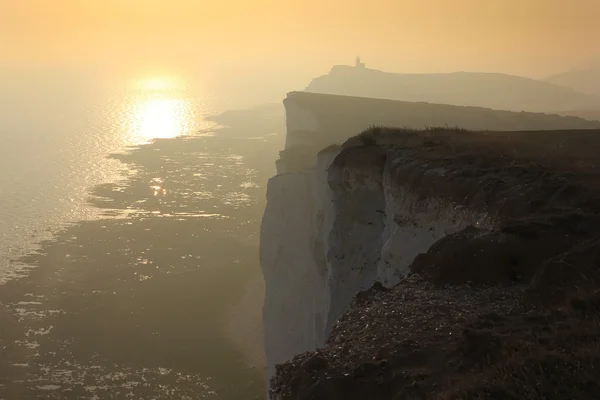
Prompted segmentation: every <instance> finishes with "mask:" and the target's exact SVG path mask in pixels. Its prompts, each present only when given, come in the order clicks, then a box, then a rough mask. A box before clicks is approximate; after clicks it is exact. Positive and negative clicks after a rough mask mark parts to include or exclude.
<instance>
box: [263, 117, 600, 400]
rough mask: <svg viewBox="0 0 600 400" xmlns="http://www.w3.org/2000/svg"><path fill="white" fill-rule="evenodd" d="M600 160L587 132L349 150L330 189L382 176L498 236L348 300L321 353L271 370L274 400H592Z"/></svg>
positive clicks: (594, 136) (379, 141) (495, 135)
mask: <svg viewBox="0 0 600 400" xmlns="http://www.w3.org/2000/svg"><path fill="white" fill-rule="evenodd" d="M598 149H600V131H598V130H596V131H545V132H470V131H464V130H461V129H445V128H444V129H440V128H431V129H428V130H425V131H413V130H406V129H393V128H377V127H375V128H372V129H369V130H367V131H365V132H363V133H362V134H361V135H359V136H357V137H355V138H352V139H350V140H349V141H347V142H346V143H345V144H344V145H343V146H342V149H341V152H340V153H339V154H338V156H337V157H336V159H335V161H334V165H333V166H332V167H331V168H335V169H336V170H338V171H340V173H338V174H337V175H336V176H337V177H338V178H336V179H338V180H344V179H346V178H345V177H347V176H348V175H349V174H352V173H353V172H352V171H357V170H360V169H361V168H364V169H365V170H367V169H370V170H371V171H373V170H375V171H380V172H381V173H382V174H383V175H385V178H382V180H385V182H386V183H385V185H386V190H388V191H390V190H393V189H394V188H395V187H399V186H404V187H407V188H409V189H410V190H409V192H410V193H412V194H414V195H415V196H418V201H417V202H418V203H422V202H423V201H424V200H426V199H430V198H437V199H441V200H443V201H446V202H447V203H449V204H453V205H454V204H456V205H463V206H465V207H466V209H468V210H475V209H479V210H481V211H486V212H488V213H489V214H490V215H496V216H499V217H501V219H502V223H498V224H494V227H493V228H481V227H474V226H469V227H467V228H465V229H463V230H460V231H458V232H456V233H452V234H448V235H446V236H443V237H442V238H441V239H440V240H438V241H437V242H435V244H433V246H431V247H430V248H429V250H427V252H425V253H423V254H420V255H419V256H417V257H416V258H415V260H414V261H413V262H412V265H411V266H410V274H409V276H408V277H407V278H405V279H403V280H402V281H401V282H400V283H399V284H398V285H397V286H395V287H393V288H390V289H386V288H383V287H382V285H381V284H375V285H374V286H373V288H371V289H370V290H367V291H365V292H360V293H358V294H357V296H356V298H355V299H354V301H353V303H352V305H351V306H350V308H349V310H348V311H347V312H346V313H345V314H344V315H343V316H342V317H341V318H340V319H339V320H338V321H337V323H336V324H335V326H334V328H333V331H332V333H331V335H330V337H329V340H328V342H327V344H326V346H325V347H324V348H322V349H319V350H317V351H316V352H312V353H305V354H302V355H299V356H298V357H296V358H294V360H292V361H290V362H288V363H286V364H283V365H281V366H279V367H278V370H277V374H276V377H275V379H274V381H273V385H272V387H273V389H274V391H275V392H276V393H277V395H278V397H276V398H278V399H291V398H294V399H311V400H320V399H323V400H324V399H328V400H329V399H333V400H335V399H340V400H342V399H344V400H352V399H371V400H379V399H381V400H383V399H386V400H387V399H406V400H409V399H411V400H412V399H443V400H449V399H456V400H459V399H460V400H465V399H473V400H475V399H499V400H500V399H513V400H517V399H540V398H544V399H555V400H559V399H565V398H577V399H590V400H592V399H595V398H597V393H598V391H599V390H600V380H599V379H598V371H597V365H600V364H598V363H599V362H600V351H599V350H600V346H599V342H598V337H599V335H600V328H599V326H600V297H599V296H598V293H600V214H599V212H600V184H599V182H600V179H599V178H600V168H599V167H600V164H599V161H600V153H598V151H597V150H598ZM376 163H379V164H377V165H374V164H376ZM330 184H337V185H339V186H340V187H342V186H343V182H337V181H335V182H331V181H330ZM343 190H348V191H351V190H353V189H343ZM415 212H417V211H415ZM409 222H410V221H409ZM397 223H398V224H399V226H401V224H402V223H404V221H399V222H397ZM408 225H410V223H408ZM422 228H423V229H425V228H426V226H423V227H422ZM292 394H293V397H292Z"/></svg>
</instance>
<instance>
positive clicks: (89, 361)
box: [0, 73, 283, 400]
mask: <svg viewBox="0 0 600 400" xmlns="http://www.w3.org/2000/svg"><path fill="white" fill-rule="evenodd" d="M84 78H85V79H82V77H81V76H71V75H70V74H65V73H60V74H54V73H52V74H41V75H39V74H38V75H27V74H17V75H14V76H7V75H6V74H1V73H0V371H2V372H1V373H0V400H1V399H12V398H44V399H67V398H69V399H70V398H77V399H94V400H97V399H100V398H114V399H120V398H140V399H141V398H147V399H167V398H169V399H170V398H182V399H184V398H185V399H197V398H214V399H215V400H217V399H227V400H229V399H231V400H238V399H240V400H241V399H248V398H257V396H258V397H260V396H261V395H262V394H263V393H264V375H263V374H262V372H261V371H262V365H263V361H262V357H263V351H262V330H261V326H262V325H261V317H260V315H261V304H262V300H261V299H262V297H261V296H262V292H261V290H260V285H258V286H256V285H255V283H253V282H255V280H256V278H260V269H259V266H258V247H257V237H258V235H257V233H258V230H259V220H260V215H261V213H262V210H263V207H264V204H263V203H264V192H265V185H266V182H267V179H268V178H269V177H270V176H271V175H272V174H273V173H274V159H275V157H276V155H277V151H278V150H279V149H280V148H281V146H282V144H283V143H282V139H283V135H279V134H277V133H278V132H279V133H281V132H282V130H283V126H282V124H281V122H282V115H280V114H279V112H280V111H281V110H280V111H276V112H275V113H274V115H271V123H266V119H268V118H266V119H263V117H265V116H267V114H268V113H266V114H264V113H263V114H261V113H257V112H256V110H252V111H250V112H242V113H241V114H242V115H243V117H242V118H241V119H240V117H239V116H240V114H239V113H237V114H236V113H233V114H234V117H233V118H229V119H228V121H230V122H231V124H232V125H231V126H230V127H229V128H227V129H217V128H219V127H218V126H217V125H216V124H215V123H213V122H210V121H208V120H207V119H205V117H206V116H208V115H214V114H218V113H220V112H221V111H223V110H225V109H230V108H237V107H239V106H240V105H239V104H235V103H234V102H231V101H227V99H225V97H224V96H215V95H213V94H211V93H210V92H209V91H205V90H201V89H198V88H197V86H196V87H195V88H194V89H191V87H192V86H193V85H188V84H186V83H184V82H182V81H181V80H177V79H175V78H172V77H170V78H153V79H148V78H145V79H135V80H132V81H123V82H120V83H112V84H106V83H105V82H99V81H98V82H97V81H95V80H94V79H93V77H89V76H88V77H84ZM229 115H231V114H229ZM235 115H237V117H235ZM252 116H255V118H252ZM249 117H250V118H249ZM273 121H274V122H273ZM179 136H187V137H179ZM194 136H197V137H194ZM176 137H179V138H176ZM154 139H167V140H154ZM168 139H172V140H168ZM110 154H112V155H113V156H111V157H108V156H109V155H110ZM32 266H35V267H37V268H35V269H33V270H28V268H30V267H32ZM19 276H26V278H25V279H14V278H15V277H19ZM259 280H260V279H259ZM259 283H260V282H259ZM255 286H256V288H257V289H256V290H253V291H248V287H255ZM246 292H249V293H251V294H252V296H251V297H252V298H251V299H250V302H251V303H252V304H253V306H252V307H250V308H249V307H244V308H243V311H241V310H242V309H240V302H241V301H242V294H243V293H246ZM244 299H245V300H243V301H245V302H246V303H249V301H248V299H246V298H245V297H244Z"/></svg>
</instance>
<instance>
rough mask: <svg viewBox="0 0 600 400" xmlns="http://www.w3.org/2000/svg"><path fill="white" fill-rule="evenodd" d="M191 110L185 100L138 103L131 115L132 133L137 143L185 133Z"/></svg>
mask: <svg viewBox="0 0 600 400" xmlns="http://www.w3.org/2000/svg"><path fill="white" fill-rule="evenodd" d="M188 117H189V110H188V107H187V105H186V102H185V101H184V100H178V99H165V98H149V99H144V100H140V101H139V102H137V103H136V104H135V105H134V107H133V109H132V111H131V113H130V115H129V118H130V121H129V122H130V132H131V134H132V135H133V136H134V138H133V139H134V141H135V142H137V143H145V142H148V141H150V140H152V139H163V138H172V137H175V136H178V135H181V134H183V133H184V130H185V126H186V125H187V124H186V121H185V119H186V118H188Z"/></svg>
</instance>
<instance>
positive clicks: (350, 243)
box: [260, 93, 598, 377]
mask: <svg viewBox="0 0 600 400" xmlns="http://www.w3.org/2000/svg"><path fill="white" fill-rule="evenodd" d="M314 96H315V103H314V105H311V99H310V94H307V93H303V94H290V95H289V96H288V98H287V99H286V101H285V102H284V104H285V106H286V110H287V112H288V114H287V132H288V137H287V143H286V149H284V151H282V154H281V159H280V161H279V164H278V172H279V174H278V175H276V176H274V177H273V178H271V179H270V181H269V183H268V189H267V206H266V209H265V214H264V217H263V221H262V227H261V244H260V261H261V265H262V269H263V274H264V277H265V283H266V295H265V304H264V311H263V318H264V328H265V329H264V330H265V348H266V356H267V364H268V367H267V373H268V376H269V377H271V376H273V375H274V373H275V366H276V365H277V364H280V363H283V362H285V361H288V360H290V359H292V358H293V357H294V356H295V355H297V354H299V353H302V352H305V351H310V350H314V349H316V348H318V347H321V346H323V345H324V344H325V341H326V339H327V337H328V335H329V332H330V331H331V329H332V326H333V324H334V323H335V321H336V320H337V319H338V318H339V317H340V316H341V315H342V314H343V313H344V312H345V310H346V309H347V307H348V306H349V304H350V302H351V301H352V299H353V298H354V296H355V295H356V294H357V292H359V291H362V290H366V289H368V288H370V287H371V286H372V285H373V283H374V282H376V281H380V282H381V283H382V284H383V285H384V286H387V287H390V286H393V285H395V284H396V283H397V282H398V281H399V280H400V278H401V277H403V276H404V275H405V274H407V272H408V267H409V266H410V264H411V263H412V261H413V260H414V258H415V256H417V255H418V254H419V253H423V252H426V251H427V250H428V249H429V247H430V246H431V245H432V244H434V243H435V242H436V241H438V240H439V239H440V238H442V237H443V236H445V235H447V234H450V233H453V232H457V231H459V230H462V229H463V228H465V227H466V226H469V225H475V226H480V227H492V226H493V224H494V221H493V220H491V218H490V217H489V216H488V215H486V214H480V213H477V212H473V211H469V210H468V209H466V208H462V207H457V206H455V205H454V204H453V203H452V202H450V201H449V200H448V201H444V200H440V199H438V200H433V199H431V198H430V199H423V198H422V196H420V194H419V193H415V192H412V191H411V190H410V189H409V188H408V187H409V186H406V185H398V183H397V182H398V176H399V169H403V171H406V170H407V165H406V163H405V162H402V161H403V157H402V152H401V151H398V150H397V149H396V150H394V151H386V149H385V146H383V147H381V146H372V147H368V146H367V147H364V146H363V147H360V146H359V147H355V148H348V149H345V150H343V152H342V153H341V151H342V150H341V147H340V146H330V147H327V148H325V147H326V146H328V145H331V144H335V143H342V142H344V141H345V140H346V139H347V138H349V137H351V136H354V135H356V134H358V133H359V132H361V131H362V130H364V129H366V128H368V126H369V125H376V124H386V125H395V126H412V127H416V128H423V125H424V124H423V123H422V120H423V118H425V117H422V116H417V117H415V118H414V119H413V120H411V119H410V117H407V116H406V114H405V113H404V114H403V113H401V112H400V113H396V114H393V115H391V114H389V113H387V114H386V113H383V114H382V113H379V114H378V113H377V112H373V111H372V110H371V111H370V112H368V113H365V114H363V115H362V117H361V116H360V115H357V113H356V112H353V111H352V110H346V111H345V112H346V113H347V114H340V113H341V111H339V110H343V108H336V107H335V104H333V105H329V106H327V107H330V108H331V107H333V109H335V110H338V111H337V112H338V114H333V115H332V114H331V111H330V110H329V111H328V109H327V107H324V106H323V103H322V100H323V96H324V95H314ZM336 97H339V96H329V97H328V98H327V99H326V100H327V101H333V103H335V98H336ZM362 100H363V101H364V102H365V103H369V101H370V100H369V99H362ZM320 102H321V103H320ZM391 103H396V104H395V105H394V104H391ZM357 104H359V103H357ZM377 104H379V103H377ZM377 104H375V107H377ZM387 105H388V106H391V107H392V108H393V107H403V105H402V104H401V103H400V102H389V103H388V104H387ZM430 106H431V105H427V104H421V107H430ZM365 107H367V108H368V107H370V106H369V104H367V105H366V106H365ZM409 107H413V108H414V107H415V106H414V105H410V106H409ZM447 107H451V106H440V110H441V111H440V112H439V113H438V114H437V115H440V114H444V115H448V116H449V117H448V118H447V119H446V121H445V123H447V124H448V125H461V126H464V127H466V128H471V129H492V128H493V126H492V125H491V122H489V119H487V118H481V116H480V115H479V114H477V113H478V112H483V113H484V114H485V115H484V116H486V115H488V114H489V115H495V117H496V118H495V119H494V121H496V123H497V124H498V126H501V127H502V128H503V129H506V126H508V125H510V123H511V118H512V124H513V125H514V127H515V129H514V130H517V129H522V128H523V127H524V126H525V127H529V126H531V128H532V129H533V128H534V125H535V123H539V124H540V125H542V128H543V127H544V126H545V125H549V124H552V120H556V119H557V118H560V117H558V116H544V115H539V114H535V118H533V119H532V117H531V115H530V114H523V113H506V112H497V114H493V113H494V111H493V110H487V111H478V110H483V109H475V111H473V109H467V108H464V107H455V111H456V112H455V113H452V112H448V109H447ZM450 111H452V110H450ZM469 113H471V116H470V117H469ZM490 113H491V114H490ZM344 115H345V117H344ZM452 115H455V117H454V119H452V118H453V117H452ZM434 117H435V116H433V115H432V116H430V118H432V119H433V122H432V123H431V124H432V125H435V124H439V123H440V122H441V123H444V122H442V121H438V120H437V119H436V118H434ZM332 121H333V122H332ZM560 122H561V123H562V125H561V126H565V127H569V126H571V127H572V128H585V127H588V125H589V127H590V128H591V127H597V125H598V124H596V125H593V123H591V122H589V121H584V120H578V119H561V120H560ZM486 124H487V125H486ZM569 124H571V125H569ZM482 125H483V127H482ZM428 173H430V174H437V175H442V174H443V173H444V171H442V170H436V169H432V170H431V171H429V172H428Z"/></svg>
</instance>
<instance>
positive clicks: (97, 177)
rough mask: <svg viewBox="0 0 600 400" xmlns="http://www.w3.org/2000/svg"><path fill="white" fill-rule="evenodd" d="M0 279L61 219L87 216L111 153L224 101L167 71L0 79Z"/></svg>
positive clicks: (198, 119) (187, 126)
mask: <svg viewBox="0 0 600 400" xmlns="http://www.w3.org/2000/svg"><path fill="white" fill-rule="evenodd" d="M0 105H1V106H0V283H2V282H5V281H6V280H7V279H10V278H11V277H14V276H17V275H19V274H22V273H23V272H24V271H23V270H22V268H23V267H24V266H23V265H21V264H19V263H18V262H17V261H15V260H16V259H18V258H19V257H20V256H22V255H23V254H26V253H29V252H31V251H35V244H36V243H37V242H39V241H40V240H41V239H45V238H47V237H48V236H49V235H50V234H51V233H52V232H54V231H56V230H57V229H58V228H60V227H62V226H64V224H66V223H68V222H70V221H79V220H83V219H89V218H94V217H95V216H96V215H97V210H95V209H94V208H93V207H90V206H88V205H87V204H86V199H87V197H88V189H89V188H91V187H93V186H94V185H97V184H100V183H103V182H108V181H111V180H114V179H115V178H116V177H117V174H118V173H119V170H120V168H122V166H121V165H120V163H118V162H117V161H115V160H110V159H107V158H106V156H107V155H108V154H110V153H115V152H120V151H123V150H125V149H126V148H127V147H128V146H132V145H139V144H142V143H146V142H148V141H150V140H152V139H154V138H169V137H174V136H178V135H190V134H194V133H195V132H197V131H198V130H200V129H209V128H211V127H212V126H214V124H212V123H210V122H206V121H204V117H205V116H206V115H209V114H214V113H216V112H219V111H221V110H222V108H223V107H225V106H226V102H225V101H223V99H220V100H218V99H217V98H216V97H215V96H213V95H212V94H211V93H209V92H207V91H204V92H202V91H197V90H190V89H189V88H188V87H187V86H186V84H185V83H184V82H181V81H179V80H176V79H173V78H172V77H169V78H151V79H148V78H146V79H137V80H130V81H123V82H119V83H113V84H110V85H108V84H100V83H98V82H94V78H93V77H89V76H84V77H82V76H70V74H68V73H48V74H39V73H36V74H26V73H23V74H15V75H13V76H7V75H4V76H3V77H2V79H1V80H0Z"/></svg>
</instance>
